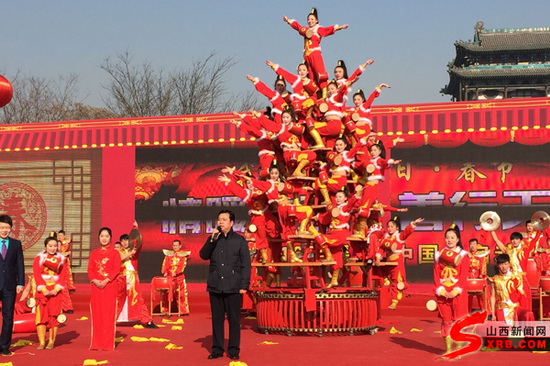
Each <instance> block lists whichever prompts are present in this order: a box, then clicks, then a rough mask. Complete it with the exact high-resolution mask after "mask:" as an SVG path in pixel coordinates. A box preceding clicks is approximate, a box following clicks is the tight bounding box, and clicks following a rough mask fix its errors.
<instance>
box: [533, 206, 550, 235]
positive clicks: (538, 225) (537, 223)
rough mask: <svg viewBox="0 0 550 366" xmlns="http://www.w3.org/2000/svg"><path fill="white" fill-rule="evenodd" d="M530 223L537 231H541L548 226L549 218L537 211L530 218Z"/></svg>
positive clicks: (544, 213) (542, 212) (549, 223)
mask: <svg viewBox="0 0 550 366" xmlns="http://www.w3.org/2000/svg"><path fill="white" fill-rule="evenodd" d="M531 222H532V223H533V226H534V227H535V230H537V231H543V230H545V229H546V228H547V227H548V226H549V225H550V216H549V215H548V213H547V212H544V211H537V212H535V213H534V214H533V216H531Z"/></svg>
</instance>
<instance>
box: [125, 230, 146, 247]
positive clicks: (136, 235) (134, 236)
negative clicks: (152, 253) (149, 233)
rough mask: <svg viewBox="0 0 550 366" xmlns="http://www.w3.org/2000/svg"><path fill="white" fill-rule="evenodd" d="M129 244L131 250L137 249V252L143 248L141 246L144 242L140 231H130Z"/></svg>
mask: <svg viewBox="0 0 550 366" xmlns="http://www.w3.org/2000/svg"><path fill="white" fill-rule="evenodd" d="M128 236H129V238H128V243H129V246H130V247H131V248H135V249H136V250H139V249H140V248H141V245H142V244H143V241H142V239H141V233H140V232H139V230H138V229H132V231H130V234H128Z"/></svg>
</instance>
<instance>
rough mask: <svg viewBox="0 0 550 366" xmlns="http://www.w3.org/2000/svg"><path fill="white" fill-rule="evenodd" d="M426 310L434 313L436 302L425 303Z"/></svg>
mask: <svg viewBox="0 0 550 366" xmlns="http://www.w3.org/2000/svg"><path fill="white" fill-rule="evenodd" d="M426 309H428V310H429V311H436V310H437V302H436V301H435V300H428V301H427V302H426Z"/></svg>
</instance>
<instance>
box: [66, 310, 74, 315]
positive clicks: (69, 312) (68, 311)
mask: <svg viewBox="0 0 550 366" xmlns="http://www.w3.org/2000/svg"><path fill="white" fill-rule="evenodd" d="M64 313H67V314H72V313H74V310H65V311H64Z"/></svg>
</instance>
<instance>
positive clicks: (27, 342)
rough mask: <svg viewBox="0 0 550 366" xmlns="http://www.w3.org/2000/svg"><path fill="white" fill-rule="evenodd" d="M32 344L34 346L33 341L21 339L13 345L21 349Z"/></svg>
mask: <svg viewBox="0 0 550 366" xmlns="http://www.w3.org/2000/svg"><path fill="white" fill-rule="evenodd" d="M31 344H34V342H33V341H29V340H28V339H19V340H18V341H17V342H15V343H13V344H12V345H11V346H12V347H20V346H30V345H31Z"/></svg>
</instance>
